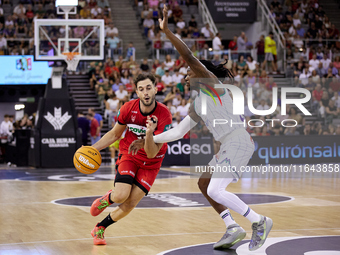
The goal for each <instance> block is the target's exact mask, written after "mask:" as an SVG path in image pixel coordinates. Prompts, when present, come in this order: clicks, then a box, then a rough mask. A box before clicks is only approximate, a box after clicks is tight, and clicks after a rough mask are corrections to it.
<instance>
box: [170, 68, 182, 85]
mask: <svg viewBox="0 0 340 255" xmlns="http://www.w3.org/2000/svg"><path fill="white" fill-rule="evenodd" d="M183 78H184V76H183V75H181V74H180V73H179V70H178V69H175V73H174V74H173V75H172V81H173V82H174V84H178V83H180V82H181V80H182V79H183Z"/></svg>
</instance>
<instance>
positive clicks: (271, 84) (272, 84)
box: [266, 77, 277, 91]
mask: <svg viewBox="0 0 340 255" xmlns="http://www.w3.org/2000/svg"><path fill="white" fill-rule="evenodd" d="M274 87H277V84H276V83H275V82H274V78H273V77H269V81H268V82H267V83H266V90H268V91H272V90H273V88H274Z"/></svg>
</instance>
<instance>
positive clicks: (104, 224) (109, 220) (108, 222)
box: [97, 214, 115, 228]
mask: <svg viewBox="0 0 340 255" xmlns="http://www.w3.org/2000/svg"><path fill="white" fill-rule="evenodd" d="M113 223H115V221H114V220H112V218H111V216H110V214H109V215H108V216H107V217H106V218H104V219H103V220H102V221H101V222H99V223H98V224H97V227H100V226H102V227H104V228H107V227H108V226H110V225H111V224H113Z"/></svg>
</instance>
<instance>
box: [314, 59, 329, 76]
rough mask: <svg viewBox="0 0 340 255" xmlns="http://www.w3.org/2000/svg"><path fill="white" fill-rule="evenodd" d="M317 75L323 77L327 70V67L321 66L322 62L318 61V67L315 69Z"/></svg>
mask: <svg viewBox="0 0 340 255" xmlns="http://www.w3.org/2000/svg"><path fill="white" fill-rule="evenodd" d="M315 71H316V73H317V75H318V76H319V77H320V78H322V77H325V76H326V75H327V71H328V68H327V69H326V68H323V64H322V62H320V63H319V65H318V68H317V69H315Z"/></svg>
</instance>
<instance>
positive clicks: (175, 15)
mask: <svg viewBox="0 0 340 255" xmlns="http://www.w3.org/2000/svg"><path fill="white" fill-rule="evenodd" d="M182 15H183V11H182V9H181V8H180V7H179V5H178V4H177V3H175V5H174V8H173V9H172V16H173V19H174V22H175V23H177V22H178V20H179V19H180V18H182Z"/></svg>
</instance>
